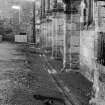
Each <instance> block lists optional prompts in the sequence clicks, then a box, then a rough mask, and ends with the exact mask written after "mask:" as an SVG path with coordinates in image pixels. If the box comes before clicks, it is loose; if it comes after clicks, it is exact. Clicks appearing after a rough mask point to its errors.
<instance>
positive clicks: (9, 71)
mask: <svg viewBox="0 0 105 105" xmlns="http://www.w3.org/2000/svg"><path fill="white" fill-rule="evenodd" d="M19 47H20V45H16V44H11V43H6V42H3V43H0V105H44V101H46V99H47V98H46V99H45V100H44V101H43V98H42V100H41V99H40V100H37V99H35V98H34V95H35V94H37V95H38V94H39V95H40V94H42V96H43V95H44V94H48V96H49V94H51V95H52V97H56V98H59V100H60V99H61V100H62V97H63V96H62V95H61V93H60V92H59V91H58V89H57V86H56V85H55V84H54V82H53V81H52V78H51V77H50V76H49V74H48V73H47V72H46V71H45V70H44V67H43V64H44V62H43V61H42V59H40V57H39V56H38V55H36V57H35V58H36V59H37V60H34V61H35V62H33V63H35V65H34V68H35V69H34V70H33V69H31V67H32V66H31V65H28V63H27V57H26V55H25V54H24V53H23V52H21V51H20V48H19ZM30 66H31V67H30ZM39 91H40V93H39ZM51 95H50V96H51ZM57 95H58V96H57ZM60 97H61V98H60ZM57 103H58V104H57ZM45 105H47V104H45ZM56 105H64V103H63V104H62V103H60V101H58V102H56Z"/></svg>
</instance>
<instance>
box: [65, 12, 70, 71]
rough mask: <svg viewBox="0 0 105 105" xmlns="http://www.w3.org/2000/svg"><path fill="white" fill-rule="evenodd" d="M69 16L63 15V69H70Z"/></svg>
mask: <svg viewBox="0 0 105 105" xmlns="http://www.w3.org/2000/svg"><path fill="white" fill-rule="evenodd" d="M70 16H71V15H70V14H65V29H64V31H65V32H64V59H63V67H64V69H69V68H70V37H71V33H70V29H69V28H70V27H69V25H70V22H71V21H70Z"/></svg>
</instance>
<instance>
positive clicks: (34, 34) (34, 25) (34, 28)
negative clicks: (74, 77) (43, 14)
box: [33, 1, 36, 43]
mask: <svg viewBox="0 0 105 105" xmlns="http://www.w3.org/2000/svg"><path fill="white" fill-rule="evenodd" d="M35 11H36V10H35V1H34V2H33V43H36V21H35Z"/></svg>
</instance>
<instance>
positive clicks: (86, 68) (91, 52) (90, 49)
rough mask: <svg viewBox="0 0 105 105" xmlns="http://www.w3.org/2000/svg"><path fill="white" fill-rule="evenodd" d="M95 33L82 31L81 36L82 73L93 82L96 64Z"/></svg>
mask: <svg viewBox="0 0 105 105" xmlns="http://www.w3.org/2000/svg"><path fill="white" fill-rule="evenodd" d="M95 35H96V34H95V31H91V30H87V31H85V30H84V31H81V34H80V65H81V73H82V74H83V75H84V76H85V77H86V78H88V79H89V80H90V81H92V79H93V78H92V76H93V74H92V71H93V69H94V66H95V65H94V64H95V46H94V44H95V43H94V42H95V41H94V40H95Z"/></svg>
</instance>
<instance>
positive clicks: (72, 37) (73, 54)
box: [63, 3, 80, 71]
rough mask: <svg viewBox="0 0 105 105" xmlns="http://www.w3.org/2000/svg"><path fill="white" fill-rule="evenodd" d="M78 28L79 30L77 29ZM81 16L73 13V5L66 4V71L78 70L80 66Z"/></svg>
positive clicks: (64, 61)
mask: <svg viewBox="0 0 105 105" xmlns="http://www.w3.org/2000/svg"><path fill="white" fill-rule="evenodd" d="M77 27H78V29H77ZM79 41H80V14H79V15H78V14H72V13H71V4H70V3H68V4H66V3H65V30H64V59H63V67H64V70H65V69H66V70H67V71H70V70H74V69H75V70H77V69H78V67H79V66H80V65H79V54H80V51H79V47H80V42H79Z"/></svg>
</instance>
